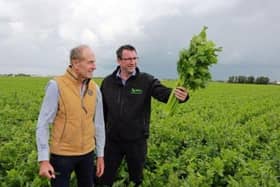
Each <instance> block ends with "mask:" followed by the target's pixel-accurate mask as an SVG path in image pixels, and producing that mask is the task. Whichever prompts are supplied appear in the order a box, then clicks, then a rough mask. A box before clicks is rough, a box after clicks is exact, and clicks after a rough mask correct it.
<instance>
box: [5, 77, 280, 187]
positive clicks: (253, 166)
mask: <svg viewBox="0 0 280 187" xmlns="http://www.w3.org/2000/svg"><path fill="white" fill-rule="evenodd" d="M48 80H49V78H35V77H28V78H21V77H16V78H6V77H1V78H0V186H1V187H2V186H3V187H6V186H7V187H13V186H16V187H47V186H50V184H49V181H48V180H47V179H43V178H41V177H39V175H38V163H37V151H36V145H35V130H36V124H37V117H38V113H39V110H40V107H41V102H42V99H43V96H44V88H45V85H46V83H47V81H48ZM162 82H163V83H164V84H166V85H175V84H176V83H175V81H164V80H163V81H162ZM279 93H280V86H276V85H250V84H229V83H215V82H210V83H209V84H208V86H207V89H198V90H197V91H195V92H192V99H191V100H190V101H188V105H178V109H177V111H176V113H174V115H173V116H170V117H169V118H166V117H165V116H164V115H163V112H162V111H163V109H164V107H165V104H163V103H160V102H158V101H156V100H153V101H152V114H151V125H150V138H149V140H148V153H147V160H146V164H145V168H144V181H143V184H142V187H154V186H156V187H165V186H170V187H201V186H203V187H212V186H221V187H248V186H264V187H279V186H280V178H279V176H280V149H279V145H280V115H279V111H280V94H279ZM127 170H128V169H127V166H126V165H125V164H122V166H121V168H120V170H119V173H118V176H117V177H116V179H117V181H116V183H115V184H114V187H123V186H133V185H132V184H129V182H128V180H129V176H128V172H127ZM75 182H76V180H75V175H73V176H71V185H70V186H73V187H74V186H76V183H75Z"/></svg>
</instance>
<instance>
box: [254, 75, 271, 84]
mask: <svg viewBox="0 0 280 187" xmlns="http://www.w3.org/2000/svg"><path fill="white" fill-rule="evenodd" d="M255 83H256V84H268V83H269V78H268V77H264V76H260V77H257V78H256V81H255Z"/></svg>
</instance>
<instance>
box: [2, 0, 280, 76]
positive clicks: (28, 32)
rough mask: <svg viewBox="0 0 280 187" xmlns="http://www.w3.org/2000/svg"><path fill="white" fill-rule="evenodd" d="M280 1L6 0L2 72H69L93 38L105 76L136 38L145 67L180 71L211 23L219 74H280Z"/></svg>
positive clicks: (167, 73)
mask: <svg viewBox="0 0 280 187" xmlns="http://www.w3.org/2000/svg"><path fill="white" fill-rule="evenodd" d="M279 7H280V1H278V0H267V1H263V0H246V1H244V0H122V1H113V0H101V1H100V0H59V1H58V0H0V53H1V60H0V65H1V66H0V74H7V73H29V74H36V75H57V74H61V73H63V72H64V71H65V68H66V66H67V65H68V63H69V61H68V56H69V50H70V49H71V48H72V47H74V46H76V45H78V44H81V43H85V44H88V45H90V46H91V47H92V48H93V49H94V51H95V53H96V58H97V70H96V71H95V76H105V75H107V74H109V73H111V72H112V70H113V69H114V68H115V66H116V60H115V50H116V49H117V48H118V47H119V46H120V45H122V44H127V43H129V44H133V45H134V46H135V47H136V48H137V51H138V55H139V57H140V60H139V67H140V68H141V70H142V71H146V72H148V73H151V74H153V75H155V76H156V77H158V78H176V76H177V72H176V61H177V59H178V53H179V51H180V50H181V49H182V48H187V47H188V46H189V41H190V39H191V38H192V36H193V35H194V34H197V33H199V32H200V30H201V29H202V27H203V26H204V25H205V26H207V27H208V30H207V34H208V38H209V39H210V40H213V41H214V42H215V43H216V44H217V45H218V46H222V47H223V52H221V53H220V54H219V62H218V64H216V65H214V66H213V67H212V68H211V72H212V77H213V79H214V80H227V79H228V77H229V76H231V75H246V76H249V75H253V76H268V77H269V78H270V79H271V80H280V62H279V61H280V60H279V57H278V54H280V37H279V33H280V24H279V18H280V12H279Z"/></svg>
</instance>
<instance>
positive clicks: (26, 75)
mask: <svg viewBox="0 0 280 187" xmlns="http://www.w3.org/2000/svg"><path fill="white" fill-rule="evenodd" d="M15 76H16V77H31V75H29V74H25V73H18V74H16V75H15Z"/></svg>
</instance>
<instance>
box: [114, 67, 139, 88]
mask: <svg viewBox="0 0 280 187" xmlns="http://www.w3.org/2000/svg"><path fill="white" fill-rule="evenodd" d="M135 75H136V71H135V70H134V71H133V73H132V75H131V76H135ZM116 76H117V77H119V78H120V79H121V80H122V84H123V85H125V83H126V80H124V79H122V77H121V69H119V71H118V72H117V74H116ZM131 76H130V77H131ZM128 78H129V77H128Z"/></svg>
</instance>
